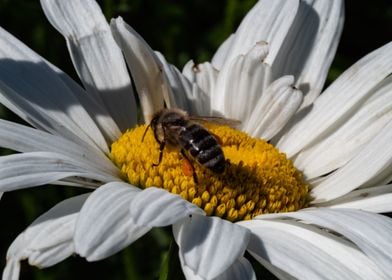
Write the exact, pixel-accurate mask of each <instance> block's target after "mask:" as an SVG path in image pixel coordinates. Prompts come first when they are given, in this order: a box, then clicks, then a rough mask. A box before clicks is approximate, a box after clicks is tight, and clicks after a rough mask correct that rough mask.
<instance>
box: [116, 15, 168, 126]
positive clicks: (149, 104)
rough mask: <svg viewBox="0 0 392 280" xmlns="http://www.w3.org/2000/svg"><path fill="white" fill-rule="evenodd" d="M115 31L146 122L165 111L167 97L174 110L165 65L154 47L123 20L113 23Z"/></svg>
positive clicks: (119, 19) (118, 19)
mask: <svg viewBox="0 0 392 280" xmlns="http://www.w3.org/2000/svg"><path fill="white" fill-rule="evenodd" d="M111 29H112V33H113V36H114V38H115V40H116V42H117V44H118V45H119V46H120V48H121V49H122V51H123V52H124V55H125V58H126V60H127V63H128V66H129V68H130V70H131V74H132V77H133V80H134V81H135V86H136V89H137V93H138V95H139V99H140V104H141V106H142V109H143V114H144V119H145V121H146V122H150V120H151V118H152V115H153V114H154V113H155V112H156V111H158V110H159V109H161V108H163V98H165V101H166V102H167V103H168V106H169V107H172V104H171V99H172V93H171V92H170V87H169V86H168V84H167V80H166V77H165V73H164V71H163V66H162V64H161V63H160V61H159V59H158V58H157V57H156V55H155V53H154V52H153V50H152V49H151V48H150V46H149V45H148V44H147V43H146V42H145V41H144V40H143V38H142V37H141V36H140V35H139V34H138V33H136V31H135V30H133V29H132V27H130V26H129V25H128V24H126V23H125V22H124V21H123V19H122V18H121V17H119V18H117V19H113V20H112V21H111Z"/></svg>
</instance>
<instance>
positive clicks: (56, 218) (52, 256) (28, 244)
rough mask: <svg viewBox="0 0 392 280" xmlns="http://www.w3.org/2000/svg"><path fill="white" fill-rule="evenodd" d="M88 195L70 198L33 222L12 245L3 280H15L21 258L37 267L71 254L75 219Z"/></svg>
mask: <svg viewBox="0 0 392 280" xmlns="http://www.w3.org/2000/svg"><path fill="white" fill-rule="evenodd" d="M88 195H89V194H83V195H80V196H76V197H72V198H69V199H67V200H64V201H62V202H60V203H59V204H57V205H56V206H54V207H53V208H52V209H50V210H49V211H47V212H46V213H45V214H43V215H41V216H40V217H39V218H38V219H36V220H35V221H34V222H33V223H32V224H31V225H30V226H29V227H28V228H27V229H26V230H25V231H24V232H22V233H21V234H20V235H19V236H18V237H17V238H16V239H15V241H14V242H13V243H12V244H11V246H10V248H9V249H8V252H7V265H6V268H5V270H4V272H3V279H18V278H19V271H20V264H19V262H20V261H21V260H24V259H28V260H29V264H31V265H34V266H38V267H48V266H52V265H54V264H56V263H59V262H60V261H62V260H64V259H65V258H67V257H69V256H70V255H71V254H73V252H74V247H73V240H72V239H73V232H74V227H75V221H76V217H77V215H78V213H79V210H80V208H81V207H82V205H83V203H84V201H85V200H86V198H87V197H88Z"/></svg>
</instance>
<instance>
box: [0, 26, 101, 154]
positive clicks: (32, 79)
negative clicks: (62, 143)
mask: <svg viewBox="0 0 392 280" xmlns="http://www.w3.org/2000/svg"><path fill="white" fill-rule="evenodd" d="M0 45H1V46H2V48H1V50H0V59H2V63H1V64H0V103H2V104H3V105H4V106H6V107H8V108H9V109H10V110H12V111H14V112H15V113H16V114H18V115H19V116H20V117H21V118H22V119H24V120H25V121H26V122H28V123H30V124H31V125H33V126H35V127H37V128H40V129H42V130H46V131H48V132H51V133H52V134H57V135H62V136H64V137H66V138H68V139H70V140H73V141H75V142H77V143H80V142H85V143H88V144H89V145H91V146H92V147H98V148H99V149H100V150H102V151H104V152H106V153H108V145H107V143H106V141H105V138H104V136H103V135H102V133H101V131H100V130H99V128H98V127H97V125H96V124H95V121H94V120H93V118H92V116H91V115H92V113H93V112H87V111H86V110H85V108H83V107H82V106H81V103H80V101H79V99H78V98H77V97H76V96H75V94H74V93H73V92H72V91H71V88H69V87H68V85H67V84H65V83H64V80H63V79H66V77H64V78H63V79H62V78H61V75H62V74H61V73H58V72H56V71H54V69H53V67H52V66H51V65H49V64H47V62H46V61H45V60H43V59H42V58H41V57H40V56H39V55H37V54H36V53H34V52H33V51H32V50H30V49H29V48H28V47H26V46H25V45H23V44H22V43H21V42H20V41H18V40H17V39H16V38H14V37H13V36H12V35H10V34H9V33H7V32H6V31H5V30H3V29H1V28H0ZM78 93H82V94H85V92H78ZM84 103H88V101H87V100H86V99H85V100H84ZM90 103H91V104H93V102H90ZM91 106H93V105H91ZM95 113H99V112H98V111H97V112H95Z"/></svg>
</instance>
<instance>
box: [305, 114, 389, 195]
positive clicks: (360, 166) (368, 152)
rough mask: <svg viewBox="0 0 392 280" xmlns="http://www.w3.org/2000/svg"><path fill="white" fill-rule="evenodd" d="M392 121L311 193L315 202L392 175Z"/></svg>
mask: <svg viewBox="0 0 392 280" xmlns="http://www.w3.org/2000/svg"><path fill="white" fill-rule="evenodd" d="M391 141H392V121H390V122H389V123H388V124H387V125H386V126H385V127H384V128H383V129H382V130H381V131H380V133H378V134H377V135H376V136H375V137H374V138H373V139H372V140H371V141H370V142H369V143H368V144H367V145H366V146H364V147H363V148H362V149H361V150H360V151H359V152H358V154H357V155H356V156H355V157H353V159H352V160H351V161H349V162H348V163H347V164H346V165H345V166H343V167H342V168H340V169H338V170H337V171H336V172H334V173H332V174H331V175H329V176H328V177H327V178H326V179H325V180H323V181H322V182H320V184H319V185H317V186H316V187H314V188H313V189H312V191H311V195H312V197H313V198H314V200H313V201H314V202H324V201H328V200H331V199H334V198H338V197H340V196H342V195H344V194H346V193H349V192H350V191H352V190H354V189H356V188H358V187H361V186H366V185H372V184H371V182H372V181H379V179H380V178H385V177H389V176H390V175H391V174H392V168H391V166H392V145H391Z"/></svg>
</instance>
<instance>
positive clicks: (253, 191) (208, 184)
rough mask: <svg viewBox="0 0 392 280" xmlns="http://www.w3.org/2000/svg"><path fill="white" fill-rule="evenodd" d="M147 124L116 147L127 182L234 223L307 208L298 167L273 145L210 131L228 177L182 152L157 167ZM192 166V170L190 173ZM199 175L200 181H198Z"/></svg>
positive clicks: (222, 129)
mask: <svg viewBox="0 0 392 280" xmlns="http://www.w3.org/2000/svg"><path fill="white" fill-rule="evenodd" d="M145 129H146V126H145V125H142V126H138V127H136V128H135V129H132V130H129V131H127V132H126V133H124V134H123V135H122V136H121V137H120V139H118V140H117V141H116V142H115V143H113V145H112V150H111V158H112V160H113V162H114V163H115V164H116V165H117V166H118V167H119V168H120V170H121V172H122V174H123V176H124V179H125V180H127V181H128V182H129V183H131V184H132V185H135V186H138V187H140V188H147V187H150V186H155V187H158V188H164V189H165V190H167V191H169V192H171V193H174V194H179V195H181V196H182V197H183V198H184V199H186V200H188V201H190V202H192V203H194V204H196V205H197V206H199V207H201V208H202V209H204V211H205V212H206V213H207V215H215V216H219V217H221V218H224V219H227V220H229V221H238V220H248V219H252V218H253V217H255V216H257V215H260V214H263V213H278V212H288V211H296V210H299V209H301V208H303V207H305V206H306V203H307V201H308V186H307V184H306V183H305V182H304V181H303V179H302V174H301V173H300V172H299V171H298V170H297V169H296V168H295V167H294V165H293V163H292V162H291V161H290V160H288V159H287V158H286V155H285V154H283V153H280V152H279V151H278V150H277V149H276V148H275V147H274V146H272V145H271V144H269V143H267V142H266V141H264V140H261V139H255V138H252V137H250V136H248V135H247V134H246V133H243V132H240V131H238V130H235V129H232V128H229V127H227V126H215V125H211V126H208V129H209V131H210V132H211V133H212V134H213V135H216V136H217V138H218V140H219V142H220V145H221V147H222V150H223V153H224V155H225V158H226V169H225V171H224V173H223V174H215V173H213V172H212V171H210V170H209V169H207V168H206V167H204V166H203V165H201V164H200V163H198V162H197V161H196V160H195V159H192V158H191V157H190V160H191V163H189V162H188V161H187V160H186V159H184V158H183V156H182V155H181V153H180V152H179V150H178V148H177V149H176V147H174V148H173V147H172V148H170V147H167V146H166V147H165V149H164V150H163V158H162V161H161V163H160V164H159V165H158V166H153V164H156V163H158V159H159V144H158V143H157V141H156V140H155V138H154V136H153V133H152V130H151V129H149V131H148V132H147V134H146V136H145V138H144V140H143V141H142V137H143V133H144V131H145ZM189 166H190V168H189ZM192 166H193V168H194V172H196V177H197V179H198V180H197V182H195V180H194V177H193V170H192Z"/></svg>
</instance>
